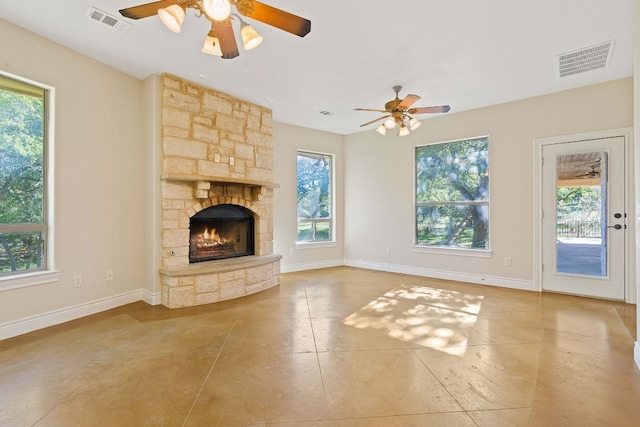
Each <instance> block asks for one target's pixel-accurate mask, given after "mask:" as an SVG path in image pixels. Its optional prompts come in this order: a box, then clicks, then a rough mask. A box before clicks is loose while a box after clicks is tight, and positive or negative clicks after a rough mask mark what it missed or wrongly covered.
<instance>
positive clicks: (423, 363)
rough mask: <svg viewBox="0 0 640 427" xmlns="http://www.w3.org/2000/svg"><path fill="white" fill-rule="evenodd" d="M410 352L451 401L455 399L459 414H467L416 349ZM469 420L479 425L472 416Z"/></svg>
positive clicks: (411, 349)
mask: <svg viewBox="0 0 640 427" xmlns="http://www.w3.org/2000/svg"><path fill="white" fill-rule="evenodd" d="M409 350H410V351H411V353H412V354H413V355H414V356H415V357H416V358H417V359H418V361H419V362H420V363H421V364H422V366H424V368H425V369H426V370H427V372H429V374H431V376H432V377H433V378H434V379H435V380H436V381H437V382H438V384H440V386H441V387H442V389H443V390H444V391H446V392H447V394H448V395H449V396H450V397H451V399H453V401H454V402H456V405H458V406H459V407H460V411H458V412H464V413H467V410H466V409H465V408H464V406H462V404H461V403H460V401H458V399H456V397H455V396H454V395H453V394H452V393H451V392H450V391H449V389H448V388H447V386H446V385H445V384H444V383H443V382H442V381H440V378H438V376H437V375H436V374H434V373H433V371H432V370H431V369H429V367H428V366H427V364H426V363H425V362H424V360H422V358H421V357H420V356H418V353H416V349H415V348H411V347H409ZM467 416H469V415H468V414H467ZM469 418H471V420H472V421H473V422H474V424H476V425H478V424H477V423H476V422H475V420H474V419H473V418H472V417H471V416H469Z"/></svg>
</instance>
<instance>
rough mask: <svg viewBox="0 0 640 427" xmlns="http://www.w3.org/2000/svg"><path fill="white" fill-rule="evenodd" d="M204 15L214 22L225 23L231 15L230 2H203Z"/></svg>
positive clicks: (224, 0)
mask: <svg viewBox="0 0 640 427" xmlns="http://www.w3.org/2000/svg"><path fill="white" fill-rule="evenodd" d="M202 8H203V9H204V13H206V14H207V16H208V17H209V18H211V19H213V20H214V21H224V20H225V19H227V18H228V17H229V15H231V3H229V0H203V2H202Z"/></svg>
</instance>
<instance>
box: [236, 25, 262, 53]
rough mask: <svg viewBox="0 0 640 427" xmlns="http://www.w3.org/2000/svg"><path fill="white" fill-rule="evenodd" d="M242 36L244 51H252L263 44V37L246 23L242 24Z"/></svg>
mask: <svg viewBox="0 0 640 427" xmlns="http://www.w3.org/2000/svg"><path fill="white" fill-rule="evenodd" d="M240 34H241V35H242V43H243V46H244V50H251V49H253V48H254V47H257V46H258V45H259V44H260V43H262V40H263V39H262V36H261V35H260V34H258V33H257V31H256V30H254V29H253V27H252V26H251V25H249V24H247V23H246V22H244V21H243V22H242V23H241V24H240Z"/></svg>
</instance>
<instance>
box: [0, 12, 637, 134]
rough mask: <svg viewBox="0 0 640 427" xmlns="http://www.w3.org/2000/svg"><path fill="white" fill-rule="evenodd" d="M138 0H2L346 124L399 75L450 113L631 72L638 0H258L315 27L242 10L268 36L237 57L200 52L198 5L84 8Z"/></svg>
mask: <svg viewBox="0 0 640 427" xmlns="http://www.w3.org/2000/svg"><path fill="white" fill-rule="evenodd" d="M145 2H146V1H145V0H142V1H136V0H55V1H45V0H14V1H3V2H0V17H2V18H3V19H5V20H8V21H10V22H13V23H15V24H17V25H19V26H22V27H24V28H26V29H28V30H30V31H33V32H35V33H37V34H40V35H42V36H44V37H47V38H49V39H51V40H54V41H56V42H58V43H60V44H62V45H64V46H67V47H69V48H71V49H73V50H76V51H78V52H81V53H83V54H85V55H87V56H89V57H92V58H95V59H97V60H98V61H100V62H103V63H105V64H108V65H110V66H112V67H114V68H117V69H119V70H122V71H124V72H125V73H128V74H130V75H132V76H135V77H137V78H140V79H144V78H146V77H147V76H149V75H150V74H160V73H163V72H168V73H172V74H175V75H178V76H180V77H183V78H185V79H188V80H192V81H194V82H197V83H199V84H202V85H205V86H209V87H211V88H214V89H217V90H220V91H222V92H225V93H227V94H230V95H233V96H236V97H239V98H242V99H245V100H247V101H250V102H254V103H256V104H260V105H263V106H266V107H268V108H271V109H272V110H273V119H274V121H276V122H281V123H288V124H293V125H297V126H302V127H306V128H312V129H319V130H324V131H329V132H334V133H337V134H342V135H346V134H351V133H355V132H360V131H362V130H364V129H375V128H376V125H375V124H372V125H369V126H367V127H365V128H361V127H359V125H360V124H362V123H365V122H368V121H370V120H373V119H375V118H377V117H378V115H379V114H378V113H375V112H356V111H353V109H354V108H356V107H362V108H374V109H382V108H383V105H384V103H385V102H387V101H389V100H391V99H393V98H394V93H393V91H392V89H391V87H392V86H394V85H402V86H403V87H404V89H403V90H402V92H401V93H400V97H401V98H402V97H404V95H406V94H408V93H414V94H417V95H420V96H421V97H422V99H421V100H419V101H418V102H417V103H416V104H415V105H414V106H416V107H424V106H431V105H442V104H449V105H451V112H450V113H448V114H455V113H456V112H460V111H464V110H470V109H475V108H480V107H485V106H488V105H494V104H499V103H504V102H509V101H514V100H518V99H524V98H529V97H533V96H538V95H542V94H547V93H551V92H557V91H561V90H566V89H571V88H575V87H579V86H585V85H590V84H594V83H600V82H605V81H609V80H615V79H619V78H623V77H629V76H631V75H632V73H633V58H632V22H631V21H632V9H633V4H632V0H587V1H585V0H538V1H533V0H527V1H522V0H484V1H478V0H448V1H436V0H397V1H394V2H390V1H388V0H348V1H344V0H340V1H338V0H323V1H319V0H263V3H266V4H268V5H270V6H273V7H277V8H279V9H283V10H286V11H288V12H290V13H293V14H296V15H299V16H302V17H304V18H307V19H310V20H311V33H309V34H308V35H307V36H306V37H304V38H300V37H297V36H294V35H291V34H289V33H286V32H284V31H281V30H278V29H275V28H272V27H269V26H267V25H265V24H263V23H260V22H257V21H252V20H250V19H247V21H249V22H250V23H251V24H252V26H253V27H254V28H255V29H256V30H257V31H258V32H259V33H261V34H262V35H263V36H264V39H265V40H264V42H263V43H262V45H260V46H258V47H257V48H256V49H254V50H252V51H246V52H245V51H243V50H242V49H240V56H239V57H237V58H235V59H231V60H226V59H221V58H219V57H213V56H210V55H206V54H203V53H201V52H200V49H201V47H202V44H203V42H204V38H205V36H206V34H207V32H208V30H209V23H208V22H207V21H206V20H205V19H204V18H197V17H196V16H195V12H194V11H193V9H189V10H188V13H187V17H186V18H185V21H184V24H183V27H182V32H181V33H180V34H176V33H172V32H171V31H169V30H168V29H166V27H164V25H163V24H162V23H161V22H160V20H159V19H158V18H157V16H153V17H150V18H146V19H141V20H138V21H131V20H130V21H129V22H132V23H133V24H134V26H133V28H131V30H130V31H129V32H127V33H123V32H120V31H117V30H115V29H113V28H111V27H109V26H108V25H105V24H102V23H100V22H97V21H95V20H92V19H90V18H88V17H87V16H86V15H87V11H88V9H89V8H90V7H91V6H93V7H96V8H98V9H100V10H103V11H105V12H107V13H109V14H112V15H115V16H118V17H120V14H119V13H118V10H119V9H122V8H127V7H131V6H135V5H138V4H140V3H145ZM123 19H124V18H123ZM234 25H236V26H235V27H234V28H235V31H236V34H238V33H239V30H238V27H237V24H234ZM609 40H615V47H614V52H613V56H612V59H611V62H610V65H609V66H608V67H607V68H604V69H599V70H595V71H591V72H588V73H583V74H578V75H574V76H571V77H564V78H559V77H557V71H556V56H557V55H559V54H562V53H566V52H570V51H574V50H578V49H582V48H586V47H589V46H592V45H595V44H599V43H602V42H606V41H609ZM45 83H46V82H45ZM321 111H328V112H330V113H331V115H323V114H321V113H320V112H321ZM427 117H429V116H428V115H422V116H419V117H418V118H419V119H422V118H427Z"/></svg>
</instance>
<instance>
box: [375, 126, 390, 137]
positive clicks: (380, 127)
mask: <svg viewBox="0 0 640 427" xmlns="http://www.w3.org/2000/svg"><path fill="white" fill-rule="evenodd" d="M376 132H378V133H379V134H380V135H384V134H386V133H387V128H386V127H385V126H384V124H381V125H380V126H379V127H378V129H376Z"/></svg>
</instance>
